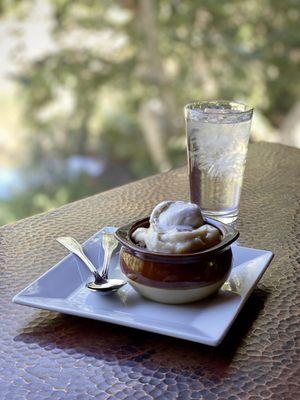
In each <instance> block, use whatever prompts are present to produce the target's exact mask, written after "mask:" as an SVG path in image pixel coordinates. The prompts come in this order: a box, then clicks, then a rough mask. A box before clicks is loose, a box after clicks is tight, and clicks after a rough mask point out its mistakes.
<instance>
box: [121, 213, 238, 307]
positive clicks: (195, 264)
mask: <svg viewBox="0 0 300 400" xmlns="http://www.w3.org/2000/svg"><path fill="white" fill-rule="evenodd" d="M205 222H206V223H207V224H210V225H213V226H214V227H216V228H217V229H219V231H220V232H221V235H222V239H221V242H220V243H218V244H217V245H215V246H213V247H211V248H209V249H205V250H202V251H199V252H196V253H186V254H169V253H158V252H154V251H150V250H147V249H146V248H144V247H141V246H139V245H138V244H136V243H135V242H134V241H133V240H132V233H133V232H134V231H135V230H136V229H137V228H140V227H145V228H147V227H149V218H144V219H141V220H138V221H136V222H134V223H132V224H128V225H125V226H123V227H121V228H119V229H118V230H117V231H116V234H115V236H116V238H117V240H118V241H119V242H120V243H121V244H122V248H121V252H120V264H121V269H122V271H123V273H124V274H125V276H126V278H127V280H128V282H129V283H130V284H131V285H132V287H133V288H134V289H135V290H136V291H137V292H139V293H140V294H141V295H143V296H144V297H147V298H148V299H151V300H154V301H158V302H160V303H168V304H182V303H190V302H193V301H196V300H200V299H203V298H205V297H207V296H209V295H211V294H212V293H214V292H216V291H217V290H218V289H219V288H220V287H221V286H222V285H223V283H224V282H225V280H226V279H227V277H228V275H229V273H230V270H231V265H232V251H231V244H232V243H233V242H234V241H235V240H236V239H237V238H238V236H239V232H238V231H237V230H235V229H234V228H232V227H231V226H229V225H226V224H223V223H222V222H219V221H216V220H214V219H211V218H205Z"/></svg>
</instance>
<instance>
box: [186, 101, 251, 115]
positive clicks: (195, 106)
mask: <svg viewBox="0 0 300 400" xmlns="http://www.w3.org/2000/svg"><path fill="white" fill-rule="evenodd" d="M218 104H219V105H222V104H223V105H227V106H228V105H229V106H235V107H236V109H227V110H226V109H225V110H224V109H223V110H222V111H223V112H220V111H221V110H220V109H219V110H218V109H215V110H214V108H211V109H210V110H209V111H205V110H204V109H201V106H204V105H207V107H208V108H209V106H213V105H218ZM241 106H242V107H244V110H241V109H238V107H241ZM184 109H185V110H186V111H188V110H195V111H197V112H199V113H201V114H206V115H212V114H217V115H220V114H226V115H228V114H235V115H242V114H249V113H251V112H253V110H254V107H252V106H250V105H247V104H244V103H241V102H239V101H233V100H194V101H191V102H190V103H187V104H186V105H185V106H184Z"/></svg>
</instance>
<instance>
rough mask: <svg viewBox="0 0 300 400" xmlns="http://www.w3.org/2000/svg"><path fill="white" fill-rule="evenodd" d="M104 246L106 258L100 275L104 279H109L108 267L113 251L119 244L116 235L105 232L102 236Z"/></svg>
mask: <svg viewBox="0 0 300 400" xmlns="http://www.w3.org/2000/svg"><path fill="white" fill-rule="evenodd" d="M102 246H103V250H104V260H103V266H102V269H101V272H100V275H101V276H102V278H103V279H106V280H107V279H108V269H109V264H110V259H111V255H112V253H113V251H114V250H115V248H116V247H117V246H118V242H117V240H116V239H115V237H114V235H113V234H111V233H103V236H102Z"/></svg>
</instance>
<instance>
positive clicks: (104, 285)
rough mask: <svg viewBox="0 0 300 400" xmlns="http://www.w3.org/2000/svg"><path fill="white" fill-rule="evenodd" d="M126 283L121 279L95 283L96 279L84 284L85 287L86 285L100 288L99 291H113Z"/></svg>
mask: <svg viewBox="0 0 300 400" xmlns="http://www.w3.org/2000/svg"><path fill="white" fill-rule="evenodd" d="M125 284H126V282H125V281H123V280H122V279H108V280H107V281H103V282H100V283H97V282H96V281H94V282H89V283H87V284H86V287H88V288H89V289H91V290H95V291H97V290H100V291H101V292H103V293H105V292H115V291H117V290H119V289H120V288H121V287H122V286H124V285H125Z"/></svg>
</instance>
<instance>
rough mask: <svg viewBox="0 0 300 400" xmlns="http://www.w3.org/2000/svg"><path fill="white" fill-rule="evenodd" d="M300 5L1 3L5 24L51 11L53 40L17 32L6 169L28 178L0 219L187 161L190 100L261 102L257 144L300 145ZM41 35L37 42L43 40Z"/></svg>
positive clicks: (233, 0) (207, 0)
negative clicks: (73, 163) (27, 47)
mask: <svg viewBox="0 0 300 400" xmlns="http://www.w3.org/2000/svg"><path fill="white" fill-rule="evenodd" d="M299 5H300V4H299V1H297V0H286V1H284V2H283V1H281V0H264V1H261V0H249V1H244V0H243V1H240V0H223V1H213V0H201V1H194V0H185V1H180V0H159V1H151V0H139V1H138V0H136V1H134V0H123V1H119V2H115V1H109V0H101V1H99V0H95V1H92V0H82V1H80V0H48V1H46V0H44V1H36V2H32V1H27V0H22V1H10V2H7V1H3V2H1V7H0V12H1V22H0V24H1V23H2V24H4V23H5V21H7V20H10V21H11V20H13V21H20V22H19V23H20V24H22V21H23V22H24V21H26V20H28V18H29V17H30V16H31V17H32V13H33V9H34V13H35V14H34V15H35V17H36V19H33V22H31V24H33V25H34V24H35V22H34V21H37V20H39V18H44V17H43V14H42V10H44V9H47V13H48V14H47V21H48V22H47V23H49V24H50V25H49V26H50V28H49V32H50V33H49V35H50V38H51V45H49V46H48V47H47V46H45V49H43V51H40V53H39V52H36V54H35V56H34V57H26V54H23V53H24V48H22V38H23V37H22V35H23V36H24V32H22V29H20V30H19V31H18V29H16V31H15V32H13V33H12V34H13V35H14V36H16V37H17V38H18V40H19V42H17V43H18V46H16V48H14V49H13V51H12V59H13V60H14V62H16V63H17V64H18V68H16V70H15V71H14V72H13V73H10V74H9V76H8V77H6V79H9V80H10V81H12V82H13V83H14V85H15V86H14V96H15V100H14V101H15V103H16V104H17V106H16V105H15V107H18V113H17V112H14V115H17V114H18V115H19V117H18V118H19V120H20V126H21V127H22V129H21V131H22V132H21V134H19V135H14V132H9V136H8V132H7V131H6V135H7V136H6V137H9V139H7V140H8V141H9V140H10V141H12V142H13V145H12V146H11V148H9V150H7V152H9V157H10V161H8V156H5V146H4V152H3V154H2V155H1V156H0V168H7V167H8V166H9V168H10V169H11V168H13V170H14V173H16V171H17V175H18V180H19V182H21V184H18V185H15V186H16V187H14V188H13V189H12V190H11V191H10V193H9V195H8V196H6V197H5V198H2V200H1V204H0V224H4V223H7V222H10V221H13V220H15V219H19V218H23V217H25V216H28V215H31V214H34V213H37V212H42V211H45V210H48V209H49V208H51V207H56V206H59V205H61V204H64V203H66V202H70V201H72V200H76V199H78V198H80V197H83V196H87V195H90V194H93V193H97V192H100V191H103V190H106V189H108V188H110V187H113V186H117V185H120V184H122V183H125V182H128V181H130V180H134V179H138V178H141V177H143V176H146V175H149V174H152V173H155V172H158V171H163V170H166V169H168V168H171V167H173V166H177V165H180V164H183V163H184V162H185V150H184V124H183V123H184V121H183V112H182V108H183V106H184V104H185V103H187V102H189V101H191V100H193V99H215V98H229V99H235V100H241V101H244V102H246V103H251V104H253V105H254V106H255V108H256V122H255V124H254V126H253V137H252V139H253V140H260V139H264V140H271V141H272V140H273V141H280V142H282V143H289V144H292V145H297V144H298V143H299V141H298V137H296V134H295V133H293V132H295V126H297V124H299V118H298V117H299V115H298V113H299V96H298V95H299V63H300V50H299V44H300V30H299V15H300V12H299V10H300V7H299ZM45 7H46V8H45ZM39 10H40V11H39ZM17 26H22V25H17ZM23 39H24V38H23ZM32 40H34V41H35V42H34V43H36V46H37V47H38V45H39V37H37V36H33V39H32ZM41 41H42V38H41ZM25 53H26V52H25ZM297 110H298V111H297ZM295 115H296V118H295ZM297 116H298V117H297ZM2 120H3V119H2ZM3 129H4V130H5V128H3ZM3 129H2V130H3ZM297 132H298V131H297ZM297 132H296V133H297ZM293 135H294V136H293ZM15 142H16V144H15ZM74 156H80V157H83V158H81V160H83V164H84V163H86V162H90V161H92V162H94V164H95V166H98V172H96V173H91V172H90V171H87V170H86V169H85V168H79V170H77V172H76V173H74V168H73V170H72V168H71V169H70V168H69V167H68V165H70V163H69V161H70V159H72V157H74ZM12 160H13V161H12ZM68 163H69V164H68ZM84 165H85V164H84ZM0 184H1V183H0Z"/></svg>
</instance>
